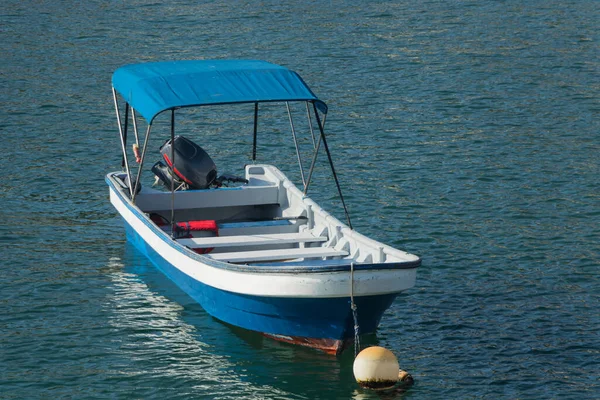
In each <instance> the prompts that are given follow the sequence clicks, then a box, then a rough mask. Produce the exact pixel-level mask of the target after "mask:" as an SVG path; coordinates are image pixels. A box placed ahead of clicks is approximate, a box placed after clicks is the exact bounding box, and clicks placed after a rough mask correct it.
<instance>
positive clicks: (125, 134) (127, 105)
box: [121, 103, 129, 167]
mask: <svg viewBox="0 0 600 400" xmlns="http://www.w3.org/2000/svg"><path fill="white" fill-rule="evenodd" d="M128 111H129V104H127V103H125V118H124V121H123V125H124V126H123V142H124V143H125V147H127V127H128V123H129V113H128ZM124 163H125V159H124V158H122V159H121V167H123V164H124Z"/></svg>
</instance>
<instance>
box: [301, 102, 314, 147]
mask: <svg viewBox="0 0 600 400" xmlns="http://www.w3.org/2000/svg"><path fill="white" fill-rule="evenodd" d="M304 104H306V118H307V119H308V128H309V129H310V136H311V137H312V142H313V149H316V148H317V142H316V140H315V131H314V130H313V125H312V118H311V117H310V108H309V107H308V101H307V102H306V103H304Z"/></svg>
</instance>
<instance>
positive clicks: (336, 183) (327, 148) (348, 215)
mask: <svg viewBox="0 0 600 400" xmlns="http://www.w3.org/2000/svg"><path fill="white" fill-rule="evenodd" d="M313 108H314V112H315V118H316V119H317V125H318V126H319V132H320V133H321V139H322V140H323V146H324V147H325V152H326V153H327V158H328V159H329V165H330V166H331V172H332V173H333V179H334V180H335V185H336V186H337V189H338V193H339V194H340V200H342V206H343V207H344V213H345V214H346V221H348V226H349V227H350V229H353V228H352V222H350V214H348V208H347V207H346V202H345V201H344V195H343V194H342V188H341V187H340V182H339V180H338V178H337V174H336V173H335V167H334V166H333V160H332V158H331V153H330V152H329V146H327V139H325V130H324V128H323V125H322V124H321V118H320V117H319V113H318V112H317V106H316V104H315V103H313Z"/></svg>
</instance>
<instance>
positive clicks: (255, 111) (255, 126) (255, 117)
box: [252, 102, 258, 161]
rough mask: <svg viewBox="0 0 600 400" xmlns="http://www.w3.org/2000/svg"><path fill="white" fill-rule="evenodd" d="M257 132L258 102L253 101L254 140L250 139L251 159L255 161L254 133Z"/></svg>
mask: <svg viewBox="0 0 600 400" xmlns="http://www.w3.org/2000/svg"><path fill="white" fill-rule="evenodd" d="M257 132H258V102H257V103H254V140H253V141H252V161H256V134H257Z"/></svg>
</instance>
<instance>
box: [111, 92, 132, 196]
mask: <svg viewBox="0 0 600 400" xmlns="http://www.w3.org/2000/svg"><path fill="white" fill-rule="evenodd" d="M112 91H113V99H114V102H115V112H116V113H117V124H118V125H119V137H120V138H121V150H122V151H123V164H125V165H124V167H125V172H127V180H128V181H129V184H128V185H127V186H128V187H129V195H130V196H132V197H133V188H132V187H131V178H130V175H129V160H128V159H127V149H126V147H125V146H126V145H125V138H124V137H123V126H122V125H121V113H119V102H118V101H117V91H116V90H115V88H113V90H112Z"/></svg>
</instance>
